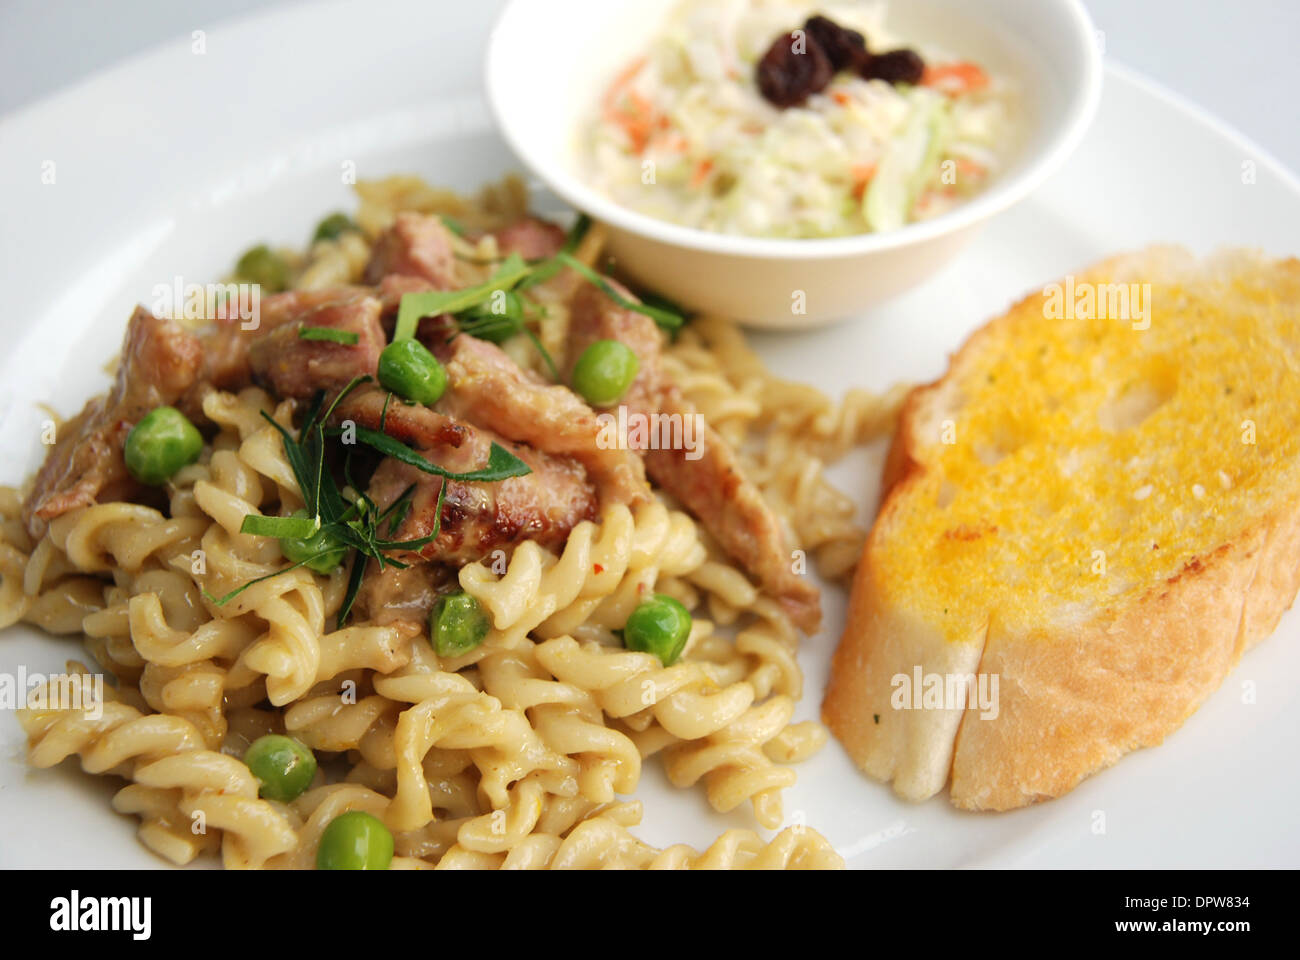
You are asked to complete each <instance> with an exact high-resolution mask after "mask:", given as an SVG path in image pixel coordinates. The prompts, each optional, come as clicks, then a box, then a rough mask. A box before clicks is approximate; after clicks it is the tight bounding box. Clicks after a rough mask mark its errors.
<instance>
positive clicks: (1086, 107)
mask: <svg viewBox="0 0 1300 960" xmlns="http://www.w3.org/2000/svg"><path fill="white" fill-rule="evenodd" d="M526 2H531V0H508V2H507V3H506V4H505V6H504V7H503V8H502V10H501V12H500V13H499V14H498V15H497V19H496V21H495V22H494V24H493V26H492V32H491V35H490V36H489V39H488V49H487V56H486V58H485V66H484V86H485V87H486V90H487V99H488V106H489V109H490V110H491V111H492V115H493V119H494V121H495V123H496V127H497V130H498V131H500V133H501V135H502V136H503V137H504V139H505V141H506V143H507V144H508V145H509V146H510V148H511V150H513V151H514V153H515V155H516V156H517V157H518V158H519V159H520V160H522V161H523V163H524V164H525V165H526V166H527V167H528V168H529V169H530V170H531V171H532V172H533V173H535V174H536V175H537V176H538V178H540V179H541V180H542V182H543V183H545V184H546V186H548V187H549V188H550V189H551V190H552V191H554V192H555V193H556V194H557V195H558V196H559V197H560V198H561V199H563V200H564V201H566V202H567V203H569V204H571V205H572V206H573V207H575V208H576V209H578V210H581V211H584V212H585V213H587V214H588V215H590V216H591V217H592V218H594V219H595V220H597V221H599V222H601V223H604V224H606V225H607V226H610V227H613V228H614V229H616V230H622V231H626V232H628V233H633V234H637V235H638V236H641V237H644V238H647V239H650V240H655V241H658V242H660V243H662V244H666V245H668V246H673V247H679V248H683V249H687V250H695V251H699V252H702V253H717V254H727V255H731V256H740V257H749V258H753V259H781V260H791V259H793V260H820V259H837V258H851V257H857V256H860V255H863V254H869V253H876V252H880V251H884V250H896V249H901V248H905V247H910V246H913V245H915V244H919V243H924V242H926V241H929V240H933V239H935V238H936V237H940V236H944V235H945V234H948V233H953V232H956V231H960V230H963V229H965V228H969V227H972V226H975V225H976V224H978V223H980V222H982V221H984V220H987V219H988V218H989V217H992V216H993V215H995V214H998V213H1001V212H1002V211H1003V210H1006V209H1007V208H1009V207H1011V206H1012V205H1014V204H1015V203H1017V202H1018V201H1020V200H1022V199H1023V198H1024V197H1025V196H1026V195H1028V194H1029V193H1031V192H1032V191H1033V190H1034V189H1035V188H1036V187H1038V186H1039V184H1041V183H1042V182H1043V181H1044V180H1046V179H1047V178H1048V177H1049V176H1051V175H1052V174H1053V173H1055V172H1056V171H1057V170H1058V169H1059V168H1060V167H1061V166H1062V165H1063V164H1064V163H1065V161H1066V159H1068V158H1069V156H1070V154H1071V153H1073V152H1074V149H1075V148H1076V147H1077V146H1078V145H1079V142H1080V141H1081V140H1082V139H1083V136H1084V134H1085V133H1086V132H1087V130H1088V127H1089V126H1090V125H1091V123H1092V120H1093V117H1094V116H1095V115H1096V112H1097V107H1098V104H1099V103H1100V100H1101V87H1102V77H1103V74H1104V70H1103V64H1102V56H1101V51H1100V48H1099V47H1098V45H1097V43H1096V31H1095V28H1094V26H1093V23H1092V18H1091V17H1090V16H1089V15H1088V12H1087V10H1086V9H1085V8H1084V6H1083V2H1082V0H1054V2H1055V3H1056V4H1057V6H1058V7H1059V8H1060V9H1061V11H1062V12H1063V13H1064V14H1065V15H1066V17H1067V19H1068V21H1069V24H1070V26H1071V28H1072V32H1071V35H1070V41H1071V42H1072V43H1073V44H1074V45H1075V46H1076V48H1077V49H1079V50H1081V51H1082V53H1083V57H1082V64H1083V68H1082V76H1081V78H1080V82H1079V83H1077V84H1076V85H1075V86H1074V89H1073V90H1072V91H1070V94H1069V99H1068V103H1067V105H1066V108H1065V109H1064V110H1063V111H1060V113H1059V114H1058V115H1059V116H1061V117H1063V119H1061V120H1059V121H1058V122H1056V123H1055V124H1054V125H1053V126H1051V127H1049V130H1050V131H1051V136H1050V138H1049V139H1048V141H1047V143H1046V144H1045V146H1044V147H1043V148H1042V149H1040V150H1039V151H1037V152H1036V153H1035V154H1033V155H1031V156H1030V158H1029V160H1028V163H1027V164H1026V166H1025V168H1024V170H1023V171H1022V172H1021V173H1020V174H1019V175H1018V176H1016V177H1013V178H1010V179H1002V180H999V181H998V182H997V183H995V184H994V185H993V186H991V187H990V188H989V189H987V190H985V191H982V192H981V193H979V194H977V195H976V196H974V197H972V198H971V199H970V200H968V201H966V202H964V203H962V204H960V205H959V206H957V207H955V208H953V209H952V210H949V211H946V212H945V213H942V214H940V215H939V216H937V217H934V218H932V219H929V220H923V221H920V222H916V223H908V224H904V225H903V226H902V227H899V228H898V229H895V230H889V231H886V232H884V233H861V234H854V235H852V236H847V237H812V238H804V239H787V238H774V237H750V236H743V235H739V234H727V233H716V232H712V231H708V230H701V229H699V228H696V227H687V226H683V225H681V224H676V223H671V222H669V221H667V220H659V219H657V218H655V217H652V216H650V215H648V214H644V213H640V212H638V211H636V210H633V209H631V208H630V207H625V206H623V205H622V204H619V203H616V202H615V201H613V200H611V199H609V198H608V197H606V196H604V195H603V194H602V193H600V192H599V191H597V190H595V189H593V188H591V187H588V186H586V185H585V184H584V183H583V182H582V181H581V180H580V179H579V178H578V177H577V176H576V175H574V174H572V173H570V172H569V171H568V170H565V169H563V167H562V166H561V165H560V164H558V163H555V164H551V163H548V162H544V161H541V160H539V159H538V157H537V156H536V154H535V153H533V152H532V151H530V150H529V148H528V145H527V144H526V143H524V142H523V141H522V139H521V138H520V136H519V135H518V133H517V132H516V131H515V130H514V129H512V128H511V126H510V124H509V122H508V121H507V119H506V116H507V113H508V110H507V108H506V107H505V103H504V100H505V98H506V97H507V96H508V90H506V89H504V87H505V84H504V81H503V76H504V70H503V69H502V68H501V65H502V64H504V63H505V60H506V58H505V56H504V54H503V52H502V49H501V48H502V44H503V40H502V36H503V34H504V32H505V31H504V30H503V29H502V27H503V25H504V24H505V23H506V22H507V20H508V19H509V18H510V17H511V15H512V14H513V12H514V11H515V10H516V9H517V8H518V7H519V6H520V5H522V4H523V3H526ZM1040 2H1041V0H1040Z"/></svg>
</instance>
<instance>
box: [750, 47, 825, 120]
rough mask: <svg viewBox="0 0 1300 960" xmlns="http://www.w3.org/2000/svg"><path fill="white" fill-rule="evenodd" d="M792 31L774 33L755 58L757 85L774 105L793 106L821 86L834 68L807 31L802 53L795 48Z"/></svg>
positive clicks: (820, 88) (823, 88)
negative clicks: (770, 43) (760, 53)
mask: <svg viewBox="0 0 1300 960" xmlns="http://www.w3.org/2000/svg"><path fill="white" fill-rule="evenodd" d="M797 42H798V38H796V37H795V35H794V34H793V33H787V34H785V35H784V36H781V37H777V38H776V40H774V41H773V42H772V46H770V47H768V49H767V53H765V54H763V59H762V60H759V61H758V70H757V74H758V89H759V92H760V93H762V94H763V96H764V97H766V98H767V99H768V101H770V102H771V103H773V104H775V105H776V106H778V107H793V106H796V105H798V104H801V103H803V102H804V101H805V100H807V99H808V97H809V96H810V95H811V94H814V93H817V92H818V91H821V90H825V89H826V85H827V84H829V83H830V82H831V77H832V76H834V75H835V71H834V70H832V69H831V61H830V58H829V57H827V56H826V51H825V50H823V49H822V47H821V44H819V43H818V42H817V41H816V40H815V39H814V38H813V37H812V35H810V34H804V37H803V47H804V50H803V52H802V53H796V52H795V44H796V43H797Z"/></svg>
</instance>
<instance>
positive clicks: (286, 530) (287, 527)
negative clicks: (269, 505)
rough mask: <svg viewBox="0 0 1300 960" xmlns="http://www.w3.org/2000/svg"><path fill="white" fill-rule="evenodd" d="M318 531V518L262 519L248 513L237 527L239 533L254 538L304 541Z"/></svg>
mask: <svg viewBox="0 0 1300 960" xmlns="http://www.w3.org/2000/svg"><path fill="white" fill-rule="evenodd" d="M319 529H320V517H262V516H258V515H257V514H255V513H250V514H248V515H247V516H246V517H244V522H243V523H241V524H240V525H239V532H240V533H251V534H252V535H253V536H255V537H276V538H278V539H284V538H286V537H292V538H294V539H296V540H305V539H307V538H308V537H310V536H312V534H314V533H316V531H318V530H319Z"/></svg>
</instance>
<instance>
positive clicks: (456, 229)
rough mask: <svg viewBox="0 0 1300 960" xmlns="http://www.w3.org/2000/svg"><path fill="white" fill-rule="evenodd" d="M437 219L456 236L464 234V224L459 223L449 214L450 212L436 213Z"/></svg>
mask: <svg viewBox="0 0 1300 960" xmlns="http://www.w3.org/2000/svg"><path fill="white" fill-rule="evenodd" d="M438 219H439V220H441V221H442V225H443V226H444V227H446V228H447V229H448V230H450V231H451V232H452V233H454V234H456V236H458V237H463V236H465V224H463V223H461V222H460V221H459V220H457V219H456V218H455V217H453V216H451V215H450V214H446V213H440V214H438Z"/></svg>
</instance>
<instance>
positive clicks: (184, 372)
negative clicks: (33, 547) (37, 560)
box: [23, 307, 203, 537]
mask: <svg viewBox="0 0 1300 960" xmlns="http://www.w3.org/2000/svg"><path fill="white" fill-rule="evenodd" d="M202 364H203V348H202V346H201V344H200V343H199V341H198V339H197V338H196V337H195V336H194V335H193V334H190V333H188V332H187V331H185V330H184V329H182V328H181V327H180V325H179V324H177V323H176V322H175V321H172V320H167V319H161V318H158V317H155V316H154V315H153V314H152V313H150V312H149V311H148V310H146V309H145V308H144V307H136V309H135V313H134V314H132V315H131V320H130V322H129V323H128V325H127V329H126V338H125V340H124V341H123V344H122V355H121V358H120V359H119V362H118V368H117V376H116V378H115V379H114V382H113V388H112V390H110V391H109V393H108V394H107V395H105V396H100V397H96V398H95V399H93V400H91V401H90V402H89V403H87V404H86V406H85V408H84V409H83V410H82V411H81V413H80V414H78V415H77V416H76V417H74V418H73V419H71V420H69V421H68V422H67V423H65V424H64V425H63V427H62V428H61V429H60V430H59V434H58V442H57V443H56V444H55V447H54V449H53V450H51V451H50V453H49V455H48V456H47V457H46V458H45V463H44V464H42V465H41V469H40V471H39V472H38V473H37V475H36V480H35V483H34V486H33V488H32V492H31V494H30V495H29V496H28V498H27V501H26V502H25V503H24V504H23V522H24V524H25V525H26V526H27V530H28V532H29V533H31V535H32V536H33V537H39V536H41V535H42V534H43V533H44V531H45V527H46V525H47V524H48V522H49V521H50V520H52V519H54V518H55V517H57V516H59V515H61V514H64V513H67V512H68V511H69V510H75V509H77V508H78V507H85V506H89V505H90V504H92V503H95V502H97V501H98V500H99V499H101V498H103V499H108V500H120V499H125V498H126V497H128V496H130V495H131V494H132V493H133V492H134V491H135V490H136V488H137V486H138V485H137V484H136V483H135V481H134V480H133V479H132V478H131V476H130V474H128V473H127V470H126V462H125V461H124V460H123V457H122V448H123V445H124V444H125V442H126V436H127V434H128V433H130V432H131V428H132V427H133V426H135V424H136V422H137V421H138V420H139V419H140V418H141V417H143V416H144V415H145V414H146V413H148V412H149V411H150V410H152V409H153V408H154V407H159V406H166V405H170V404H175V403H177V402H178V401H179V400H180V399H181V397H183V396H184V395H185V394H186V392H187V391H189V390H190V389H191V388H192V387H193V386H194V383H195V380H196V378H197V377H198V375H199V371H200V369H201V367H202Z"/></svg>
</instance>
